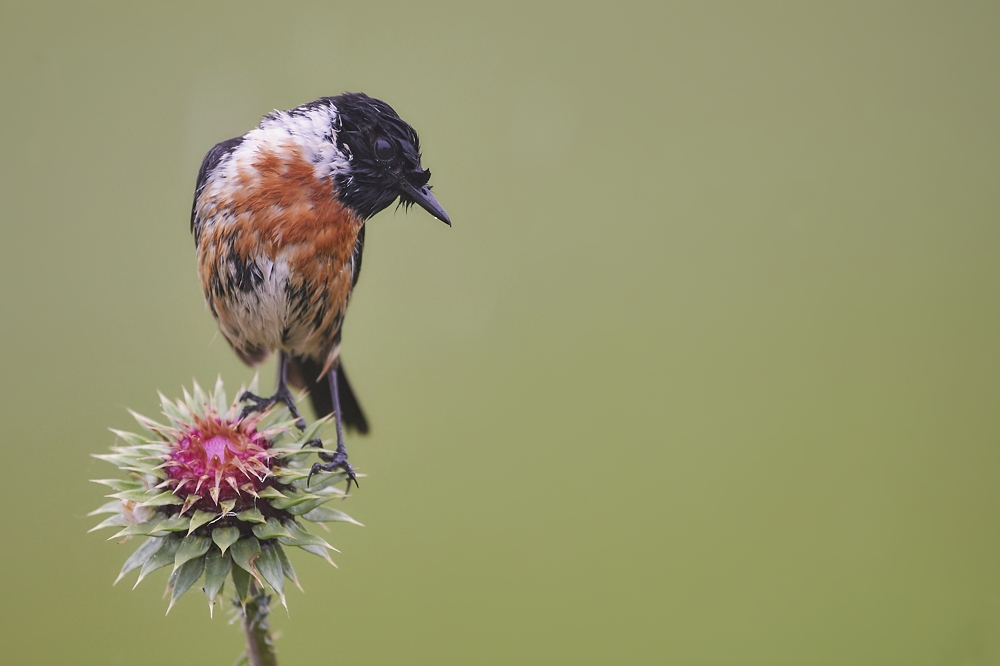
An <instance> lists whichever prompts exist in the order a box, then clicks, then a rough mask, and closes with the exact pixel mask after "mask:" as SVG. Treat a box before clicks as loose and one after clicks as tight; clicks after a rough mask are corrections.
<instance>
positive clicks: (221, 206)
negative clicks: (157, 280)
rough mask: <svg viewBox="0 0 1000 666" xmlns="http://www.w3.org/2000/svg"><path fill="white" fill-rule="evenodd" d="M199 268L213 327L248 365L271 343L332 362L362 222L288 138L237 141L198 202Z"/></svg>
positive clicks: (264, 353) (259, 358) (270, 348)
mask: <svg viewBox="0 0 1000 666" xmlns="http://www.w3.org/2000/svg"><path fill="white" fill-rule="evenodd" d="M195 215H196V216H197V218H198V220H199V222H200V233H199V237H198V274H199V276H200V278H201V283H202V288H203V289H204V293H205V299H206V301H207V303H208V305H209V308H210V309H211V311H212V314H213V315H214V316H215V318H216V320H217V321H218V324H219V328H220V330H221V331H222V333H223V335H224V336H225V337H226V339H227V340H229V342H230V343H231V344H232V346H233V348H234V349H235V350H236V353H237V354H238V355H239V356H240V358H242V359H243V360H244V361H245V362H247V363H251V364H255V363H258V362H260V361H262V360H264V359H265V358H266V357H267V355H268V353H269V352H271V351H274V350H277V349H281V350H285V351H288V352H291V353H293V354H297V355H302V356H309V357H312V358H314V359H315V360H317V361H318V362H320V363H324V364H329V363H331V362H332V361H333V360H334V359H335V358H336V355H337V353H338V344H339V340H340V326H341V324H342V322H343V317H344V312H345V310H346V308H347V304H348V301H349V300H350V296H351V290H352V288H353V284H354V278H355V262H357V261H360V257H359V256H357V255H356V252H359V251H360V249H359V247H358V246H359V241H358V237H359V234H360V233H361V231H362V225H363V221H362V220H361V219H360V218H359V217H358V216H357V215H356V214H354V213H353V212H352V211H351V210H350V209H348V208H346V207H345V206H344V205H343V204H342V203H340V201H339V200H338V198H337V192H336V188H335V185H334V182H333V179H332V178H323V177H321V176H319V175H317V169H316V167H315V165H314V164H312V163H311V162H310V161H309V160H308V159H306V158H305V157H304V155H303V151H302V149H301V147H300V146H299V145H297V144H296V143H295V142H294V141H292V140H287V141H283V142H277V143H272V144H270V145H264V146H251V147H241V149H240V150H237V151H235V152H234V153H233V155H232V156H231V158H230V159H228V160H227V161H226V162H225V163H224V164H222V165H220V166H219V167H218V168H217V170H216V172H213V173H212V174H211V175H210V176H209V177H208V178H207V181H206V185H205V187H204V189H203V190H202V192H201V193H200V195H199V197H198V199H197V201H196V204H195Z"/></svg>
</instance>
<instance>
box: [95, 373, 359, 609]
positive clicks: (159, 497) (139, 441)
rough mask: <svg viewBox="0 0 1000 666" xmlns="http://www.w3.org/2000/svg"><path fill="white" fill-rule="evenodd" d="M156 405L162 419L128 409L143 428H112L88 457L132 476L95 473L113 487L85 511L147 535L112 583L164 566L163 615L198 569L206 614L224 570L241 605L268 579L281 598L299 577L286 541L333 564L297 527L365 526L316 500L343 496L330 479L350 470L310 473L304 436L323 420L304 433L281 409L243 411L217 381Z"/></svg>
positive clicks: (325, 546) (322, 545)
mask: <svg viewBox="0 0 1000 666" xmlns="http://www.w3.org/2000/svg"><path fill="white" fill-rule="evenodd" d="M256 383H257V380H256V378H255V379H254V381H253V382H252V383H251V385H250V387H249V390H250V391H251V392H256V391H257V388H256ZM242 393H243V389H242V388H241V389H240V391H239V392H238V393H237V395H242ZM160 401H161V405H162V408H163V414H164V416H166V417H167V421H168V423H167V424H166V425H164V424H161V423H157V422H155V421H153V420H151V419H148V418H146V417H145V416H141V415H139V414H136V413H135V412H132V415H133V416H134V417H135V419H136V421H138V422H139V424H140V425H141V426H142V427H143V428H144V429H145V430H146V431H147V434H145V435H138V434H135V433H131V432H124V431H120V430H112V432H114V433H115V434H116V435H117V436H118V439H119V440H120V441H119V442H118V443H117V445H116V446H112V447H111V451H112V452H111V453H109V454H105V455H97V456H95V457H96V458H100V459H101V460H106V461H107V462H110V463H111V464H113V465H115V466H117V467H118V468H119V469H120V470H122V471H124V472H127V473H128V478H125V479H121V478H118V479H95V480H94V481H95V483H100V484H103V485H105V486H108V487H109V488H111V489H112V490H113V491H114V492H113V493H112V494H110V495H108V496H107V497H109V498H112V499H111V501H110V502H108V503H107V504H105V505H104V506H102V507H100V508H99V509H97V510H96V511H93V512H91V513H90V514H89V515H92V516H93V515H98V514H111V516H110V517H108V518H106V519H105V520H104V521H103V522H101V523H100V524H99V525H97V526H96V527H94V528H93V529H92V530H91V531H94V530H98V529H101V528H105V527H121V528H122V529H121V530H120V531H119V532H117V533H116V534H115V535H114V536H112V537H111V539H121V541H122V542H125V541H128V540H129V539H131V538H132V537H134V536H145V537H148V538H147V539H146V541H144V542H143V543H142V545H140V546H139V547H138V548H137V549H136V550H135V551H134V552H133V553H132V555H131V556H129V558H128V559H127V560H126V561H125V565H124V566H123V567H122V570H121V573H120V574H119V575H118V579H117V580H115V583H118V581H120V580H121V579H122V578H124V577H125V575H127V574H128V573H129V572H131V571H134V570H135V569H139V570H140V571H139V577H138V580H137V581H136V583H135V585H136V586H137V585H138V584H139V583H140V582H141V581H142V580H143V579H144V578H145V577H146V576H147V575H148V574H149V573H150V572H152V571H155V570H157V569H160V568H162V567H166V566H171V567H172V571H171V574H170V577H169V579H168V581H167V590H168V591H169V593H170V605H169V607H168V608H167V612H168V613H169V612H170V608H172V607H173V605H174V603H175V602H176V601H177V599H179V598H180V597H181V595H183V594H184V593H185V592H187V591H188V590H189V589H190V588H191V587H192V586H193V585H194V584H195V583H196V582H197V581H198V580H199V579H201V578H202V576H204V583H203V586H204V590H205V594H206V596H207V597H208V603H209V612H210V613H211V611H212V609H213V608H214V605H215V601H216V600H217V599H218V597H219V595H220V594H221V593H222V590H223V586H224V584H225V581H226V580H227V578H228V579H231V580H232V585H233V589H234V591H235V594H236V597H237V598H238V599H239V601H240V603H242V604H243V605H244V607H245V606H246V604H247V602H248V601H252V598H253V596H254V594H255V589H257V588H258V587H259V588H260V589H261V590H262V589H263V587H264V584H265V583H266V584H267V585H268V586H270V587H271V589H273V590H274V592H275V593H276V594H277V595H278V597H279V598H280V599H281V603H282V604H285V594H284V580H285V578H287V579H289V580H291V581H292V582H293V583H295V584H296V585H299V583H298V579H297V578H296V576H295V571H294V569H292V565H291V563H290V562H289V561H288V557H287V556H286V554H285V548H286V547H289V546H294V547H297V548H301V549H302V550H305V551H307V552H309V553H312V554H314V555H318V556H320V557H322V558H324V559H325V560H327V561H328V562H330V564H334V563H333V560H332V559H331V558H330V554H329V551H330V550H333V551H336V550H337V549H336V548H334V547H333V546H331V545H330V544H329V543H327V542H326V541H325V540H324V539H322V538H320V537H319V536H316V535H315V534H312V533H310V532H309V531H307V530H306V527H305V523H308V522H314V523H327V522H348V523H354V524H356V525H360V524H361V523H359V522H357V521H356V520H354V519H353V518H351V517H350V516H348V515H347V514H345V513H343V512H341V511H337V510H336V509H332V508H329V507H327V506H324V505H325V504H326V503H327V502H329V501H331V500H334V499H340V498H343V497H345V496H346V494H347V493H346V492H345V491H343V490H340V489H339V488H336V487H335V486H334V484H337V483H339V482H341V481H344V480H346V479H347V475H346V474H344V473H328V474H321V475H316V476H313V478H312V479H310V478H309V470H310V466H309V465H308V463H307V459H308V458H309V456H310V455H312V454H313V453H315V451H317V449H315V448H312V447H311V444H312V443H314V442H316V441H317V440H316V439H315V438H316V434H317V433H318V431H319V429H320V428H321V427H322V426H323V425H324V424H325V423H326V421H325V420H319V421H316V422H315V423H313V424H312V425H311V426H309V427H308V428H306V430H305V431H304V432H300V431H299V430H298V429H297V428H296V427H295V420H294V419H292V418H291V416H290V414H289V413H288V410H287V408H285V407H282V408H280V409H277V408H272V409H270V410H268V411H266V412H264V413H258V414H251V415H249V416H247V417H246V418H240V411H241V409H240V405H239V401H234V402H232V403H230V402H228V401H227V399H226V394H225V390H224V388H223V385H222V380H221V378H220V379H219V380H218V382H217V383H216V385H215V390H214V391H212V392H210V393H209V394H206V393H205V392H204V391H203V390H202V389H201V387H200V386H198V384H197V383H195V384H194V387H193V392H192V393H191V394H189V393H188V392H187V390H186V389H185V390H184V398H183V399H182V400H179V401H177V402H172V401H170V400H168V399H167V398H165V397H164V396H163V395H162V394H160ZM324 446H325V445H324ZM109 540H110V539H109ZM337 552H339V551H337ZM334 566H336V565H334ZM299 587H300V589H301V586H299ZM285 605H286V604H285ZM286 608H287V605H286Z"/></svg>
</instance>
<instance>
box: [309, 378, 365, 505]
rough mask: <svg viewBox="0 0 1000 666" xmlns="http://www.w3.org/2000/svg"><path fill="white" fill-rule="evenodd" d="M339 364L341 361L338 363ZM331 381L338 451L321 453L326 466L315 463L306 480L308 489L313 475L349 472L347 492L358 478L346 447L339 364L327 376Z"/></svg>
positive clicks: (314, 443)
mask: <svg viewBox="0 0 1000 666" xmlns="http://www.w3.org/2000/svg"><path fill="white" fill-rule="evenodd" d="M337 363H339V361H338V362H337ZM327 377H328V379H329V380H330V395H331V397H332V398H333V419H334V422H335V423H336V424H337V449H336V450H335V451H334V452H333V453H326V452H324V451H320V452H319V454H318V455H319V457H320V460H322V461H324V462H325V463H326V464H322V463H313V466H312V469H311V470H309V479H307V480H306V487H307V488H308V487H309V481H310V480H311V479H312V475H313V474H316V473H317V472H320V471H323V472H332V471H333V470H335V469H342V470H344V471H345V472H347V490H348V491H350V489H351V482H352V481H353V482H354V485H355V486H357V487H359V488H360V487H361V486H358V477H357V476H355V474H354V468H353V467H351V463H349V462H347V448H346V447H345V446H344V422H343V418H342V417H341V413H340V393H339V390H338V387H337V364H336V363H335V364H334V366H333V367H332V368H330V372H329V373H328V375H327ZM305 445H306V446H318V447H319V448H322V447H323V442H321V441H320V440H318V439H313V440H310V441H308V442H306V444H305Z"/></svg>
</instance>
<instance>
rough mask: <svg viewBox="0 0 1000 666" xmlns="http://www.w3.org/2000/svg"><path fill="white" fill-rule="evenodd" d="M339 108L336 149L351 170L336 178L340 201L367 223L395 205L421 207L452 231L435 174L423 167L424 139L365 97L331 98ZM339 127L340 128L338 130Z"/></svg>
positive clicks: (381, 104) (388, 108) (385, 107)
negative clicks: (435, 186) (433, 178)
mask: <svg viewBox="0 0 1000 666" xmlns="http://www.w3.org/2000/svg"><path fill="white" fill-rule="evenodd" d="M330 102H332V103H333V105H334V106H335V107H336V109H337V112H338V113H337V117H336V120H335V121H334V123H335V124H334V129H335V130H336V132H337V148H338V149H339V150H340V152H341V153H343V154H344V156H345V157H346V158H347V160H348V162H349V163H350V165H351V170H350V172H349V173H344V174H340V175H338V176H335V178H336V179H337V187H338V190H339V192H340V198H341V200H342V201H343V202H344V204H345V205H347V206H348V207H349V208H351V209H352V210H354V212H356V213H357V214H358V215H359V216H361V217H362V218H363V219H368V218H370V217H371V216H373V215H375V213H378V212H379V211H381V210H384V209H385V208H387V207H388V206H390V205H391V204H392V202H393V201H395V200H396V198H397V197H398V198H399V199H400V201H401V202H402V204H403V205H404V206H407V207H409V206H411V205H413V204H418V205H419V206H420V207H421V208H423V209H424V210H426V211H427V212H428V213H430V214H431V215H433V216H434V217H436V218H438V219H439V220H441V221H442V222H444V223H445V224H447V225H449V226H451V220H450V219H449V218H448V214H447V213H445V212H444V209H443V208H442V207H441V204H439V203H438V202H437V199H435V198H434V195H433V194H431V188H430V185H428V184H427V181H429V180H430V177H431V172H430V170H428V169H424V168H423V167H422V166H421V165H420V140H419V139H417V133H416V132H414V131H413V128H412V127H410V126H409V125H408V124H407V123H406V122H405V121H404V120H403V119H402V118H400V117H399V115H398V114H397V113H396V112H395V111H393V109H392V107H391V106H389V105H388V104H386V103H385V102H383V101H381V100H377V99H373V98H371V97H369V96H368V95H365V94H363V93H344V94H343V95H338V96H337V97H333V98H330ZM338 125H339V126H338Z"/></svg>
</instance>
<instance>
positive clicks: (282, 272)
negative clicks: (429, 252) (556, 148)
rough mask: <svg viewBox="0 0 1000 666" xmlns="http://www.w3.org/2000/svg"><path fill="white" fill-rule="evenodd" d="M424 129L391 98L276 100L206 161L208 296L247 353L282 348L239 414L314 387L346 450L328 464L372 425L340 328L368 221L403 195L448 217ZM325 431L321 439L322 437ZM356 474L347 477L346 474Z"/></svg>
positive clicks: (325, 456)
mask: <svg viewBox="0 0 1000 666" xmlns="http://www.w3.org/2000/svg"><path fill="white" fill-rule="evenodd" d="M430 175H431V173H430V171H429V170H427V169H424V168H423V167H422V166H421V164H420V143H419V140H418V139H417V134H416V132H415V131H414V130H413V128H412V127H410V125H408V124H407V123H406V122H405V121H403V120H402V119H401V118H400V117H399V115H398V114H397V113H396V112H395V111H393V109H392V107H390V106H389V105H388V104H386V103H385V102H382V101H380V100H377V99H373V98H371V97H368V96H367V95H364V94H361V93H345V94H343V95H338V96H336V97H323V98H321V99H318V100H316V101H315V102H309V103H308V104H303V105H302V106H299V107H296V108H294V109H291V110H288V111H275V112H273V113H270V114H268V115H266V116H264V118H263V119H262V120H261V122H260V125H259V126H258V127H257V128H255V129H253V130H251V131H249V132H247V133H246V134H244V135H243V136H240V137H237V138H235V139H229V140H228V141H223V142H222V143H219V144H218V145H216V146H215V147H214V148H212V149H211V150H210V151H209V152H208V155H206V156H205V159H204V161H203V162H202V165H201V170H200V171H199V173H198V182H197V185H196V187H195V193H194V205H193V207H192V210H191V231H192V233H193V234H194V241H195V246H196V248H197V251H198V276H199V278H200V279H201V286H202V289H203V291H204V294H205V302H206V304H207V305H208V309H209V310H210V311H211V312H212V316H213V317H215V320H216V322H217V323H218V325H219V330H220V331H221V332H222V335H223V337H225V338H226V340H228V341H229V344H230V345H231V346H232V348H233V350H234V351H235V352H236V355H237V356H239V357H240V359H241V360H242V361H243V362H244V363H247V364H248V365H251V366H254V365H257V364H259V363H261V362H263V361H264V360H265V359H266V358H267V357H268V356H269V355H270V353H271V352H273V351H278V352H279V363H278V380H277V386H276V388H275V392H274V395H272V396H270V397H260V396H256V395H252V394H249V393H248V394H244V396H243V399H244V400H247V401H249V402H250V403H251V404H249V405H248V406H247V407H246V408H245V409H244V414H246V413H250V412H253V411H259V410H262V409H266V408H267V407H269V406H271V405H273V404H274V403H275V402H278V401H281V402H283V403H285V404H286V405H287V406H288V408H289V410H291V412H292V414H293V415H294V417H295V418H296V419H297V420H298V422H299V427H301V428H304V427H305V421H304V420H302V417H301V416H300V415H299V412H298V410H297V409H296V406H295V401H294V399H293V397H292V394H291V392H290V391H289V385H291V386H295V387H298V388H306V389H308V391H309V396H310V400H311V402H312V404H313V408H314V409H315V411H316V415H317V417H323V416H326V415H328V414H330V413H333V414H334V420H335V422H336V428H337V449H336V451H335V452H333V453H325V452H323V453H320V457H321V458H322V460H324V461H325V463H326V464H325V465H321V464H320V463H316V464H315V465H314V466H313V469H312V471H313V473H315V472H318V471H319V470H324V471H331V470H333V469H343V470H344V471H345V472H347V474H348V476H349V479H350V480H353V481H354V483H355V484H356V483H357V479H356V477H355V475H354V471H353V469H352V468H351V465H350V463H348V462H347V450H346V449H345V448H344V434H343V429H344V426H346V427H348V428H353V429H355V430H357V431H359V432H361V433H366V432H367V431H368V421H367V419H365V416H364V413H363V412H362V410H361V406H360V404H359V403H358V399H357V397H356V396H355V395H354V391H353V390H352V389H351V385H350V384H349V383H348V381H347V375H346V374H344V366H343V364H342V363H341V361H340V333H341V326H342V324H343V322H344V314H345V312H346V311H347V304H348V302H349V301H350V299H351V292H352V290H353V289H354V286H355V285H356V284H357V282H358V276H359V274H360V272H361V254H362V251H363V250H364V246H365V221H366V220H368V219H369V218H370V217H372V216H373V215H375V214H376V213H378V212H379V211H381V210H383V209H385V208H387V207H388V206H389V205H391V204H392V203H393V202H394V201H396V199H397V198H398V199H399V200H400V203H401V205H403V206H405V207H407V208H408V207H409V206H410V205H412V204H414V203H415V204H418V205H419V206H421V207H422V208H424V209H425V210H426V211H427V212H429V213H430V214H431V215H433V216H434V217H436V218H437V219H439V220H441V221H442V222H444V223H445V224H447V225H449V226H451V220H450V219H449V218H448V214H447V213H445V211H444V209H443V208H442V207H441V205H440V204H439V203H438V202H437V199H435V198H434V195H433V194H431V188H430V186H429V185H428V184H427V182H428V180H429V179H430ZM317 443H318V440H317ZM349 483H350V481H349Z"/></svg>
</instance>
